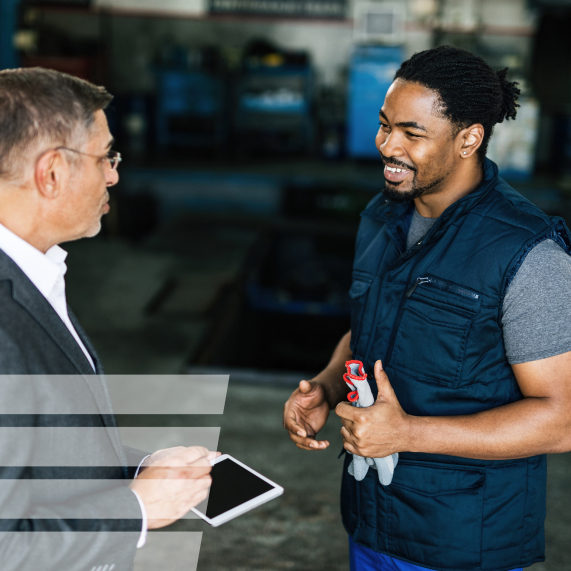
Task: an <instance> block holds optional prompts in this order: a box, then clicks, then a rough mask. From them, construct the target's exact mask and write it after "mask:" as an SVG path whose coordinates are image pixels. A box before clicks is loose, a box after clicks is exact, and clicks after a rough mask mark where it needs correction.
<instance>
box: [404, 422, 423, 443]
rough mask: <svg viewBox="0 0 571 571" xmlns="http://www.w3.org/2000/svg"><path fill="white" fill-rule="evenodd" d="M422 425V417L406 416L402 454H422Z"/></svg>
mask: <svg viewBox="0 0 571 571" xmlns="http://www.w3.org/2000/svg"><path fill="white" fill-rule="evenodd" d="M422 424H423V417H422V416H412V415H410V414H407V415H406V417H405V426H404V429H403V432H404V434H405V436H404V443H403V446H402V452H421V449H420V448H421V446H420V435H421V434H422Z"/></svg>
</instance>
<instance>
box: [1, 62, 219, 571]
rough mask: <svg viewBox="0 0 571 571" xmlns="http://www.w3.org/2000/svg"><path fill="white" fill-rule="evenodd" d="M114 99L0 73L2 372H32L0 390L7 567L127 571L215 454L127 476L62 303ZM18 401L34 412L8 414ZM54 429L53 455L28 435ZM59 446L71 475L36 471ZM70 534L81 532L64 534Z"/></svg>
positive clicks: (201, 492) (92, 199) (96, 383)
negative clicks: (68, 379)
mask: <svg viewBox="0 0 571 571" xmlns="http://www.w3.org/2000/svg"><path fill="white" fill-rule="evenodd" d="M111 99H112V97H111V95H109V94H108V93H107V92H106V91H105V89H103V88H102V87H96V86H94V85H92V84H90V83H88V82H86V81H82V80H80V79H77V78H74V77H71V76H68V75H65V74H61V73H57V72H54V71H49V70H45V69H39V68H36V69H26V70H24V69H14V70H5V71H2V72H0V375H32V377H11V378H6V377H2V379H1V382H0V400H1V402H2V412H3V413H4V414H3V415H1V416H0V424H1V426H2V427H12V428H16V429H17V431H16V432H12V434H15V435H16V437H15V439H9V438H5V437H4V438H2V440H1V441H0V466H4V468H0V523H1V524H2V528H1V533H0V561H2V564H1V567H2V569H3V570H7V569H19V570H21V569H52V568H54V569H55V568H58V569H65V570H66V571H67V570H70V569H82V570H83V569H85V570H88V571H89V570H90V569H92V568H105V569H113V570H114V571H119V570H123V569H130V568H131V567H132V562H133V557H134V553H135V549H136V547H139V546H141V545H143V544H144V541H145V536H146V531H147V529H152V528H159V527H163V526H165V525H167V524H169V523H172V522H173V521H175V520H176V519H178V518H180V517H181V516H182V515H183V514H185V513H186V512H187V511H188V510H189V509H190V508H191V507H193V506H195V505H197V504H198V503H199V502H201V501H202V500H203V499H204V498H205V497H206V495H207V491H208V488H209V486H210V481H211V480H210V476H209V472H210V464H209V457H212V455H213V454H212V453H209V452H208V451H207V450H206V449H204V448H201V447H192V448H183V447H180V448H174V449H169V450H162V451H159V452H156V453H155V454H153V455H152V456H150V457H148V458H147V459H146V460H144V466H145V467H144V469H143V471H142V472H141V474H140V475H139V477H138V478H136V479H135V480H133V481H130V480H129V479H128V478H129V476H133V475H134V472H135V468H137V467H138V466H139V465H140V463H141V460H142V457H143V454H142V453H138V452H137V451H134V450H130V449H125V448H124V447H123V445H122V444H121V441H120V438H119V435H118V430H117V425H116V422H115V417H114V415H113V411H112V407H111V404H110V402H109V397H108V392H107V388H106V386H105V382H104V380H102V377H101V376H99V375H94V373H98V374H100V373H102V367H101V363H100V361H99V359H98V357H97V354H96V352H95V350H94V348H93V346H92V345H91V343H90V342H89V339H88V338H87V336H86V334H85V332H84V331H83V330H82V329H81V327H80V325H79V323H78V322H77V320H76V318H75V317H74V315H73V314H72V313H71V311H70V310H69V309H68V307H67V304H66V298H65V284H64V274H65V271H66V266H65V263H64V260H65V257H66V253H65V251H64V250H62V249H61V248H60V247H59V246H58V244H60V243H62V242H67V241H70V240H77V239H79V238H83V237H91V236H95V235H96V234H97V233H98V232H99V230H100V228H101V217H102V216H103V215H104V214H106V213H107V212H108V211H109V203H108V201H109V193H108V188H109V187H110V186H113V185H115V184H116V183H117V181H118V173H117V167H118V164H119V162H120V160H121V157H120V155H119V153H117V152H115V151H112V150H111V146H112V144H113V138H112V136H111V134H110V132H109V127H108V125H107V120H106V117H105V114H104V112H103V110H104V109H105V108H106V106H107V105H108V104H109V102H110V101H111ZM39 375H42V376H41V377H39ZM56 375H57V376H56ZM62 375H76V376H77V379H79V380H77V382H75V383H72V384H71V385H70V384H67V385H66V384H65V383H64V384H62V382H61V379H62V377H61V376H62ZM74 378H75V377H74ZM18 379H20V380H18ZM66 387H67V388H66ZM70 387H71V390H70ZM78 403H79V404H78ZM27 405H29V406H28V408H26V406H27ZM22 406H24V409H25V410H27V411H29V410H31V411H32V412H33V413H32V414H28V415H21V414H18V415H16V414H6V413H9V412H10V411H15V412H21V411H22V410H24V409H23V408H22ZM78 407H79V408H78ZM86 409H87V410H88V411H89V414H76V413H78V412H82V413H85V411H86ZM54 427H66V430H65V431H60V432H58V433H57V434H58V438H57V439H56V440H53V439H52V440H50V438H49V437H48V439H47V440H46V441H45V442H48V443H49V445H50V447H51V448H50V450H47V451H46V450H45V442H40V441H39V440H38V439H37V438H28V437H26V435H29V434H32V433H31V432H29V430H30V429H31V428H33V429H34V430H35V431H36V432H34V433H33V434H38V435H41V434H43V435H45V434H48V435H49V434H54V433H53V432H52V433H49V430H52V429H53V428H54ZM78 429H79V430H78ZM84 429H87V430H84ZM92 429H93V430H92ZM26 430H28V432H26ZM3 434H6V433H5V432H4V433H3ZM61 434H63V436H60V435H61ZM19 435H24V436H19ZM40 440H41V438H40ZM62 448H65V450H64V452H65V451H68V452H69V454H71V455H75V454H77V457H78V461H77V465H78V466H80V467H78V468H75V467H73V466H72V467H67V468H66V467H65V466H59V467H58V466H56V467H54V466H51V467H50V466H46V465H45V462H46V460H45V459H46V458H47V459H48V460H49V458H50V456H51V451H53V454H61V453H62ZM90 455H91V458H90ZM38 457H41V458H43V459H44V460H42V461H37V458H38ZM86 466H87V468H86ZM129 467H133V469H132V470H131V469H130V468H129ZM58 483H59V485H58ZM78 531H81V532H87V533H68V532H78ZM28 532H37V533H28ZM42 532H50V533H42ZM54 532H55V533H54ZM116 532H129V533H116Z"/></svg>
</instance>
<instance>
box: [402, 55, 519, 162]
mask: <svg viewBox="0 0 571 571" xmlns="http://www.w3.org/2000/svg"><path fill="white" fill-rule="evenodd" d="M507 72H508V68H507V67H506V68H505V69H502V70H500V71H494V70H493V69H492V68H491V67H490V66H489V65H488V64H487V63H486V62H485V61H484V60H483V59H482V58H481V57H479V56H477V55H475V54H473V53H472V52H469V51H468V50H464V49H461V48H457V47H454V46H439V47H437V48H433V49H430V50H425V51H423V52H418V53H415V54H414V55H413V56H412V57H411V58H410V59H409V60H407V61H405V62H404V63H403V64H402V65H401V66H400V68H399V69H398V71H397V73H396V75H395V80H396V79H402V80H404V81H411V82H414V83H418V84H420V85H423V86H424V87H427V88H428V89H431V90H433V91H435V92H436V93H437V94H438V97H439V99H440V105H441V106H440V109H439V111H440V112H441V113H442V115H443V116H445V117H447V118H448V119H449V120H450V122H451V123H452V124H453V125H454V126H455V127H456V129H457V130H456V132H458V131H459V130H460V129H464V128H466V127H468V126H470V125H473V124H475V123H479V124H480V125H482V127H484V139H483V141H482V145H481V146H480V148H479V149H478V156H479V157H480V160H482V161H483V160H484V157H485V156H486V150H487V148H488V142H489V140H490V137H491V136H492V132H493V130H494V125H495V124H496V123H501V122H502V121H503V120H504V119H515V118H516V114H517V107H519V105H518V104H517V98H518V96H519V94H520V93H521V92H520V90H519V89H518V88H517V85H518V84H517V82H515V81H507V79H506V76H507Z"/></svg>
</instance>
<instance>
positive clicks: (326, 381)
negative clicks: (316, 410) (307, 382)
mask: <svg viewBox="0 0 571 571" xmlns="http://www.w3.org/2000/svg"><path fill="white" fill-rule="evenodd" d="M326 372H327V370H326V371H323V373H320V374H319V375H318V376H317V377H315V378H314V379H313V382H315V383H317V384H319V385H321V388H322V389H323V393H324V395H325V400H326V402H327V404H328V405H329V410H333V409H334V408H335V407H336V406H337V405H338V404H339V403H340V402H342V401H344V400H346V398H347V395H346V394H345V392H344V390H343V389H344V387H345V381H344V380H343V376H342V375H336V374H331V373H330V374H329V375H326ZM338 378H340V381H339V380H338Z"/></svg>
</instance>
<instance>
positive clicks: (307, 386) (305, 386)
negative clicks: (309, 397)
mask: <svg viewBox="0 0 571 571" xmlns="http://www.w3.org/2000/svg"><path fill="white" fill-rule="evenodd" d="M313 384H314V383H311V382H310V381H299V390H300V392H302V393H303V394H304V395H306V394H307V393H310V392H311V391H312V389H313Z"/></svg>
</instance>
